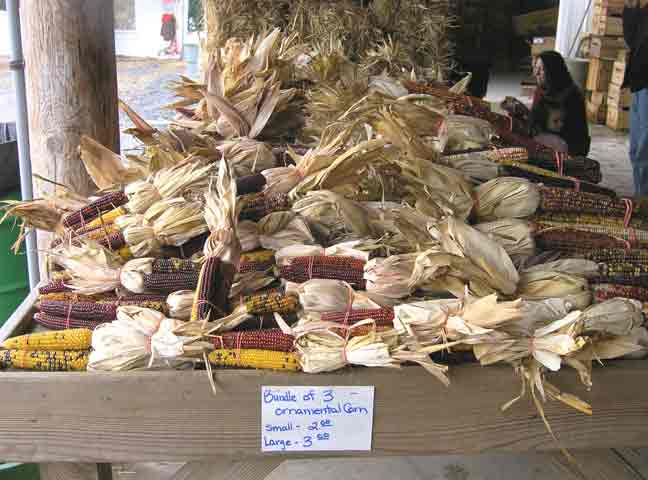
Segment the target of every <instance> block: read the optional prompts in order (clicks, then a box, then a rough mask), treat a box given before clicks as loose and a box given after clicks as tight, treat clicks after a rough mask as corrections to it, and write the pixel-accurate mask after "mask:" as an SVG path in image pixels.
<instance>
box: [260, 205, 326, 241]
mask: <svg viewBox="0 0 648 480" xmlns="http://www.w3.org/2000/svg"><path fill="white" fill-rule="evenodd" d="M257 228H258V232H259V243H260V244H261V246H262V247H263V248H266V249H268V250H279V249H281V248H283V247H287V246H290V245H300V244H310V243H315V238H313V234H312V233H311V231H310V228H309V227H308V224H307V223H306V220H304V218H302V217H300V216H299V215H297V214H295V213H294V212H292V211H288V212H274V213H271V214H269V215H266V216H265V217H263V218H262V219H261V220H259V222H258V224H257Z"/></svg>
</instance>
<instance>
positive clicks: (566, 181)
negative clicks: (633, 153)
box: [499, 162, 616, 196]
mask: <svg viewBox="0 0 648 480" xmlns="http://www.w3.org/2000/svg"><path fill="white" fill-rule="evenodd" d="M499 175H501V176H506V177H520V178H526V179H527V180H530V181H532V182H534V183H541V184H543V185H546V186H548V187H559V188H565V189H573V190H575V191H577V192H587V193H595V194H600V195H609V196H616V193H615V192H614V190H611V189H609V188H606V187H602V186H599V185H596V184H594V183H589V182H586V181H583V180H581V179H579V178H576V177H565V176H562V175H560V174H558V173H555V172H552V171H551V170H545V169H543V168H540V167H536V166H534V165H528V164H521V163H517V162H507V163H505V164H503V165H501V166H500V167H499Z"/></svg>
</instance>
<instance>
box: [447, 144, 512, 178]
mask: <svg viewBox="0 0 648 480" xmlns="http://www.w3.org/2000/svg"><path fill="white" fill-rule="evenodd" d="M489 153H490V150H487V151H471V152H465V153H452V154H448V155H442V156H441V157H439V163H441V164H442V165H445V166H447V167H451V168H454V169H455V170H459V171H460V172H462V173H463V174H464V175H465V176H466V177H467V178H469V179H470V180H471V181H473V182H486V181H488V180H492V179H494V178H497V177H498V176H499V166H498V165H497V163H495V162H493V161H492V160H491V159H490V158H489Z"/></svg>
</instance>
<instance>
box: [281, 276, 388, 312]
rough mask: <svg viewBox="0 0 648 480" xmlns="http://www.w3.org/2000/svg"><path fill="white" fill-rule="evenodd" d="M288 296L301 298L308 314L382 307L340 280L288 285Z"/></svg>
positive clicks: (300, 301) (317, 280)
mask: <svg viewBox="0 0 648 480" xmlns="http://www.w3.org/2000/svg"><path fill="white" fill-rule="evenodd" d="M286 294H287V295H297V296H299V303H300V304H301V306H302V308H303V309H304V311H306V312H341V311H345V310H347V309H349V308H350V307H352V308H360V309H363V308H371V309H373V308H379V307H380V305H378V304H376V303H375V302H374V301H372V300H370V299H369V298H368V297H367V296H365V295H363V294H362V293H360V292H355V291H354V290H353V288H351V285H349V284H348V283H346V282H342V281H340V280H322V279H315V280H309V281H308V282H304V283H302V284H299V285H297V284H290V283H289V284H287V285H286Z"/></svg>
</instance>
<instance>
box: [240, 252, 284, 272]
mask: <svg viewBox="0 0 648 480" xmlns="http://www.w3.org/2000/svg"><path fill="white" fill-rule="evenodd" d="M274 265H275V252H273V251H272V250H255V251H253V252H246V253H242V254H241V261H240V262H239V268H238V271H239V273H248V272H266V271H268V270H269V269H271V268H272V267H274Z"/></svg>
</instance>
